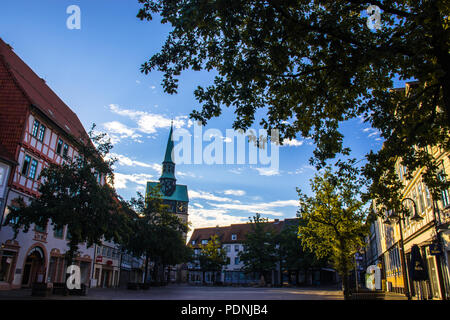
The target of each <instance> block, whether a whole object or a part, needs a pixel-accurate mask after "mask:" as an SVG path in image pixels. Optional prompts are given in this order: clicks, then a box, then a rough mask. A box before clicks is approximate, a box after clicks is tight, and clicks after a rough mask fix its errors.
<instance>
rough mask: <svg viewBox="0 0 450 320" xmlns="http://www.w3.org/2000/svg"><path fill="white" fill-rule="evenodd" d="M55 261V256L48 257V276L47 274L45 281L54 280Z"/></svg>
mask: <svg viewBox="0 0 450 320" xmlns="http://www.w3.org/2000/svg"><path fill="white" fill-rule="evenodd" d="M56 262H57V258H55V257H51V258H50V265H49V267H48V276H47V282H56V281H55V280H56Z"/></svg>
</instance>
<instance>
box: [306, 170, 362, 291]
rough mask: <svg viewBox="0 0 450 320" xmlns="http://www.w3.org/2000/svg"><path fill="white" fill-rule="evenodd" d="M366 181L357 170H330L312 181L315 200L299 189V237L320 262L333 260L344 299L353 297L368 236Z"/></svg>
mask: <svg viewBox="0 0 450 320" xmlns="http://www.w3.org/2000/svg"><path fill="white" fill-rule="evenodd" d="M361 184H362V181H361V179H359V178H358V175H357V170H356V169H353V168H352V167H350V166H347V167H344V166H341V167H339V169H337V170H336V172H333V171H332V169H331V168H330V167H326V168H325V169H324V171H323V172H322V173H318V174H316V175H315V177H314V178H313V179H312V180H311V189H312V192H313V193H314V196H312V197H309V196H306V195H305V194H303V193H302V191H301V190H300V189H297V191H298V194H299V198H300V210H299V218H300V220H302V222H301V223H300V226H299V235H300V237H301V239H302V244H303V245H304V246H305V247H308V248H309V249H310V250H311V251H313V252H314V253H315V255H316V256H317V257H318V258H322V257H326V256H329V257H330V259H331V261H332V263H333V265H334V268H335V269H336V270H337V271H338V273H339V275H340V276H341V278H342V284H343V290H344V297H345V298H346V299H348V298H349V297H350V294H351V293H350V290H349V275H350V272H351V270H352V269H353V261H354V254H355V252H356V251H357V249H358V248H359V247H361V246H362V245H363V243H364V237H365V235H366V234H367V232H368V225H367V224H366V223H365V220H366V211H365V207H364V202H363V201H361V200H360V199H359V198H360V197H359V196H360V188H361Z"/></svg>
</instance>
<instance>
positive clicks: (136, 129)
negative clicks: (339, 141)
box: [0, 0, 382, 228]
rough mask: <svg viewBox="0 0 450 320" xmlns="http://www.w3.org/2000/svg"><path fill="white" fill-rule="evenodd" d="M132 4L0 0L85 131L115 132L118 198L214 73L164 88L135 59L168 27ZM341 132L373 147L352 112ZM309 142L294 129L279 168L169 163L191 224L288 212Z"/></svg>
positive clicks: (146, 175) (227, 122) (228, 114)
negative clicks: (74, 9)
mask: <svg viewBox="0 0 450 320" xmlns="http://www.w3.org/2000/svg"><path fill="white" fill-rule="evenodd" d="M74 4H75V5H78V6H79V7H80V9H81V29H80V30H70V29H68V28H67V27H66V20H67V19H68V18H69V16H70V15H69V14H67V13H66V9H67V7H68V6H70V5H74ZM138 9H139V4H138V2H137V1H133V0H127V1H111V0H95V1H92V0H83V1H75V0H71V1H65V0H40V1H31V0H29V1H13V0H2V1H1V2H0V37H1V38H2V39H3V40H4V41H5V42H7V43H9V44H10V45H11V46H12V47H13V48H14V51H15V52H16V54H18V55H19V56H20V57H21V58H22V59H23V60H24V61H25V62H26V63H27V64H28V65H29V66H30V67H31V68H32V69H33V70H34V71H35V72H36V73H37V74H38V75H39V76H40V77H42V78H44V79H45V80H46V82H47V84H48V85H49V86H50V87H51V88H52V89H53V90H54V91H55V92H56V93H57V94H58V95H59V97H60V98H61V99H62V100H63V101H65V102H66V104H67V105H68V106H70V107H71V109H72V110H73V111H74V112H75V113H76V114H77V115H78V117H79V118H80V120H81V122H82V123H83V125H84V126H85V128H86V129H87V130H88V129H89V128H90V127H91V125H92V123H96V124H97V128H98V129H99V130H100V131H104V132H107V133H108V134H109V135H110V137H111V138H112V139H113V141H114V149H113V153H114V154H115V155H116V157H117V158H118V159H119V161H118V163H117V164H116V168H115V172H116V178H115V180H116V185H115V186H116V189H117V191H118V193H119V194H120V195H121V196H123V197H124V198H125V199H129V198H130V197H132V196H135V195H136V192H137V191H141V192H142V191H144V186H145V183H146V181H149V180H150V181H155V180H157V179H158V178H159V176H160V169H161V162H162V160H163V157H164V152H165V146H166V143H167V138H168V134H169V128H170V120H171V119H174V121H175V123H176V124H177V125H178V126H179V127H182V128H185V129H187V130H188V131H189V130H190V132H191V131H192V130H193V126H192V124H191V123H190V122H189V121H188V117H187V116H188V115H189V113H190V112H191V111H192V110H193V109H195V108H197V107H198V103H197V101H196V100H195V98H194V95H193V91H194V90H195V88H196V87H197V86H198V85H207V84H208V83H210V81H211V80H212V79H213V76H214V75H213V74H212V73H206V72H193V71H188V72H185V73H183V74H182V76H181V77H180V82H179V84H180V86H179V90H178V94H176V95H168V94H165V93H164V92H163V89H162V86H161V80H162V76H161V74H160V73H157V72H155V73H152V74H150V75H147V76H146V75H143V74H141V73H140V71H139V67H140V65H141V64H142V63H143V62H145V61H146V59H148V58H149V57H151V56H152V55H153V54H154V53H156V52H158V51H159V49H160V47H161V45H162V44H163V43H164V40H165V37H166V36H167V34H168V32H169V31H170V26H169V25H162V24H160V22H159V20H154V21H152V22H143V21H140V20H139V19H137V18H136V14H137V12H138ZM232 122H233V113H232V109H230V110H225V112H224V113H223V115H222V116H221V117H220V118H217V119H214V120H212V121H210V122H209V123H208V126H207V127H206V128H204V129H203V132H205V131H206V130H207V129H208V128H216V129H218V130H220V131H221V132H223V134H224V135H225V130H226V129H231V126H232ZM253 128H255V129H259V128H258V127H257V126H256V125H255V126H254V127H253ZM343 132H344V134H345V137H346V138H345V140H344V143H345V145H346V146H349V147H351V148H352V150H353V153H352V156H354V157H355V158H357V159H362V158H363V156H364V154H365V153H367V152H368V151H369V150H371V149H375V150H378V149H379V148H380V147H381V142H382V141H381V139H380V138H379V134H378V133H377V131H376V130H373V129H371V128H370V127H369V126H368V125H367V124H364V123H362V121H361V120H360V119H354V120H352V121H349V122H347V123H345V124H344V125H343ZM205 144H207V143H204V145H205ZM313 148H314V147H313V146H312V145H311V143H310V142H309V141H307V140H304V139H302V138H301V137H300V136H299V137H298V138H297V139H296V140H295V141H294V142H293V143H292V144H291V145H286V146H283V147H281V148H280V150H279V163H280V167H279V171H278V172H277V173H274V172H271V171H268V170H264V166H261V165H248V164H247V165H237V164H228V165H225V164H223V165H206V164H203V165H194V164H191V165H188V164H183V165H177V167H176V170H177V173H176V177H177V179H178V181H177V182H178V183H179V184H186V185H188V188H189V196H190V204H189V213H190V221H191V222H192V227H193V228H195V227H206V226H215V225H229V224H230V223H239V222H245V221H248V217H249V216H252V215H254V214H255V213H256V212H261V213H262V215H263V216H264V217H267V218H269V219H275V218H278V219H284V218H292V217H295V215H296V211H297V192H296V187H300V188H301V189H303V190H305V191H307V192H309V179H310V178H312V177H313V175H314V172H315V171H314V169H313V168H312V167H311V166H310V165H309V163H308V160H309V158H310V157H311V156H312V151H313Z"/></svg>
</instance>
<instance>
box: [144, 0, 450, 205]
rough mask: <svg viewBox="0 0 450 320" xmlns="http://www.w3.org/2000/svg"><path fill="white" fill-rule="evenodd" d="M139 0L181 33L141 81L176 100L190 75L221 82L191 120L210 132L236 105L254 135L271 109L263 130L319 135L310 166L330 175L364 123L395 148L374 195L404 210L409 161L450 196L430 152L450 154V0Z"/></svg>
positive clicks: (201, 94) (380, 166)
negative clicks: (182, 79)
mask: <svg viewBox="0 0 450 320" xmlns="http://www.w3.org/2000/svg"><path fill="white" fill-rule="evenodd" d="M139 2H140V3H141V4H142V7H141V9H140V10H139V12H138V15H137V16H138V18H139V19H141V20H151V19H152V17H153V15H155V14H157V15H159V16H160V17H161V23H169V24H170V25H171V26H172V31H171V32H170V34H169V35H168V37H167V39H166V42H165V44H164V45H163V46H162V48H161V50H160V52H158V53H156V54H154V55H153V56H152V57H151V58H150V59H149V60H148V61H147V62H145V63H143V64H142V67H141V71H142V72H144V73H146V74H147V73H149V72H152V71H153V70H157V71H160V72H162V73H163V77H164V78H163V82H162V85H163V87H164V90H165V92H167V93H170V94H173V93H176V92H177V88H178V77H179V76H180V74H181V72H182V71H184V70H186V69H193V70H206V71H211V70H214V71H215V72H216V73H217V76H216V77H215V80H214V82H213V83H211V84H210V85H209V86H207V87H198V88H197V90H196V91H195V92H194V94H195V97H196V99H197V100H198V102H199V104H200V108H199V109H198V108H197V109H196V110H194V111H193V112H192V113H191V117H192V118H193V119H197V120H200V121H202V123H203V124H206V123H207V121H208V120H210V119H212V118H213V117H218V116H220V115H221V113H222V109H223V108H224V107H230V108H233V109H234V113H235V115H236V119H235V121H234V124H233V127H234V128H235V129H243V130H246V129H248V128H249V127H250V126H251V125H252V124H253V122H254V121H255V120H257V119H255V117H256V113H257V112H258V110H259V109H262V110H263V111H264V114H265V116H263V117H262V119H260V120H259V119H258V121H260V124H261V125H262V126H263V127H265V128H266V129H269V132H270V129H272V128H275V129H278V130H279V132H280V134H281V142H282V141H283V139H284V138H288V139H289V138H295V137H296V135H297V134H298V133H300V134H301V135H302V136H303V137H311V138H313V139H314V141H315V143H316V149H315V151H314V157H313V158H312V159H311V161H312V162H313V163H315V164H316V165H317V166H319V167H323V166H325V165H326V160H327V159H330V158H333V157H335V155H336V154H337V153H340V152H342V153H344V154H348V152H349V149H348V148H346V147H345V146H344V145H343V134H342V133H341V132H340V130H339V125H340V123H341V122H342V121H345V120H349V119H352V118H356V117H361V118H362V119H364V120H365V121H366V122H367V123H369V124H370V125H371V126H372V127H373V128H375V129H378V130H379V131H380V134H381V136H382V138H383V139H384V140H385V144H384V148H383V150H382V151H380V152H379V153H377V152H373V153H371V154H369V155H368V160H369V165H368V166H367V168H366V170H365V174H366V176H367V177H368V178H370V179H371V181H372V182H373V183H374V187H373V188H371V189H370V190H369V194H370V196H372V197H373V198H382V201H385V202H388V201H391V202H395V201H397V204H396V205H397V206H398V199H397V200H395V198H396V197H397V195H396V193H395V190H396V189H395V188H396V185H397V184H398V181H396V180H395V179H393V175H392V170H394V169H392V161H394V162H395V161H396V160H397V159H399V158H401V159H402V161H403V163H404V164H405V165H407V166H408V168H409V171H410V172H411V173H412V172H414V170H415V169H417V168H418V167H422V166H425V167H426V168H427V170H426V172H425V174H424V179H425V182H426V183H427V185H428V186H429V187H430V188H431V189H432V190H431V191H432V192H433V193H434V194H435V195H437V193H438V192H439V190H442V189H443V188H445V187H448V185H447V186H444V185H443V183H441V181H445V179H438V176H437V164H436V163H435V162H434V161H433V160H432V159H431V158H430V156H429V154H428V153H426V152H422V151H420V150H421V149H422V148H425V147H426V146H440V147H442V148H443V149H444V150H447V151H448V150H449V149H450V138H449V137H450V135H449V129H450V128H449V126H450V50H449V48H450V47H449V44H450V40H449V39H450V28H449V18H448V17H449V12H450V6H449V4H448V1H447V0H418V1H410V0H399V1H394V0H390V1H374V0H370V1H360V0H348V1H334V0H319V1H312V0H283V1H279V0H266V1H255V0H245V1H244V0H215V1H205V0H201V1H172V0H171V1H168V0H162V1H152V0H139ZM370 5H376V6H378V7H379V8H380V9H381V20H380V22H381V25H380V29H373V30H372V29H369V27H368V25H367V22H368V14H370V15H371V14H372V13H373V12H367V9H368V7H369V6H370ZM394 79H399V80H401V81H403V80H408V81H410V80H416V81H417V82H418V84H417V85H416V86H415V87H414V90H410V91H409V92H408V93H407V94H405V93H404V92H401V91H399V90H391V89H392V88H393V86H394ZM437 106H439V107H438V108H437ZM415 146H418V147H419V150H418V149H416V148H415ZM380 181H382V182H380ZM384 186H389V188H387V189H385V188H383V187H384ZM386 199H387V200H386ZM392 199H394V200H392ZM391 204H392V203H391Z"/></svg>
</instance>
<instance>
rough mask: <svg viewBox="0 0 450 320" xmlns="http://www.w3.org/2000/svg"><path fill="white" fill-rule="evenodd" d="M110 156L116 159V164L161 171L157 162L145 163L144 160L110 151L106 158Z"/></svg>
mask: <svg viewBox="0 0 450 320" xmlns="http://www.w3.org/2000/svg"><path fill="white" fill-rule="evenodd" d="M112 157H114V158H116V159H117V162H116V164H118V165H120V166H128V167H144V168H151V169H153V170H155V171H158V172H161V169H162V166H161V165H160V164H158V163H145V162H141V161H137V160H133V159H130V158H129V157H127V156H124V155H122V154H117V153H111V154H110V156H109V157H108V158H112Z"/></svg>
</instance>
